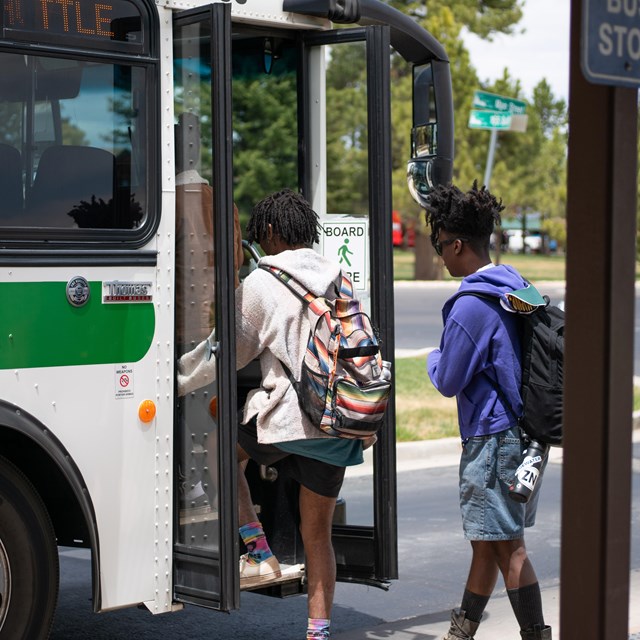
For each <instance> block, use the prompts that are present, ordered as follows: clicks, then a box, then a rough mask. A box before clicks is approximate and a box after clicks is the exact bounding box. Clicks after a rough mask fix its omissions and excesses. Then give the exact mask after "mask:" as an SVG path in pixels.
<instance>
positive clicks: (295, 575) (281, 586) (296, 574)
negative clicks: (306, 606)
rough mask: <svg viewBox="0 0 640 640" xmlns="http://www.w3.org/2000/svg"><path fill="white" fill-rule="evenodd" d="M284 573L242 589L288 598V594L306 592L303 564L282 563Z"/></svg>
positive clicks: (281, 567)
mask: <svg viewBox="0 0 640 640" xmlns="http://www.w3.org/2000/svg"><path fill="white" fill-rule="evenodd" d="M280 570H281V572H282V575H281V576H280V577H279V578H275V579H274V580H270V581H269V582H268V583H266V584H265V583H263V584H260V585H256V586H254V587H249V588H247V589H242V591H252V592H254V593H261V594H263V595H266V596H273V597H275V598H286V597H287V596H293V595H299V594H301V593H304V587H303V584H302V579H303V578H304V565H303V564H281V565H280Z"/></svg>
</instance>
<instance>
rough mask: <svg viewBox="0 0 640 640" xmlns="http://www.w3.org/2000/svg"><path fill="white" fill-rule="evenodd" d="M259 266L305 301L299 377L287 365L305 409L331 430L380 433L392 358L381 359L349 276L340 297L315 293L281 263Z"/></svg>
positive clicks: (348, 433)
mask: <svg viewBox="0 0 640 640" xmlns="http://www.w3.org/2000/svg"><path fill="white" fill-rule="evenodd" d="M260 267H261V268H262V269H265V271H268V272H269V273H271V274H272V275H273V276H275V277H276V278H278V280H280V281H281V282H282V283H284V284H285V285H286V286H287V287H289V289H291V291H293V293H294V294H295V295H296V296H297V297H298V298H300V300H302V301H303V302H304V303H305V304H306V305H307V313H308V317H309V323H310V325H311V331H310V335H309V342H308V344H307V349H306V352H305V356H304V359H303V361H302V373H301V376H300V380H295V379H294V377H293V375H292V374H291V372H290V371H289V370H288V369H287V367H285V371H286V372H287V375H288V376H289V379H290V380H291V384H292V385H293V388H294V389H295V390H296V393H297V394H298V401H299V403H300V407H301V408H302V410H303V411H304V412H305V413H306V415H307V416H308V417H309V419H310V420H311V422H312V423H313V424H314V425H316V426H317V427H318V428H319V429H320V430H322V431H323V432H324V433H327V434H329V435H332V436H337V437H340V438H352V439H353V438H368V437H370V436H372V435H374V434H375V433H377V431H378V429H379V428H380V426H381V425H382V423H383V417H384V413H385V410H386V408H387V404H388V402H389V396H390V394H391V370H390V368H389V367H390V364H389V363H387V362H385V361H383V360H382V357H381V355H380V347H379V345H378V340H377V338H376V336H375V333H374V330H373V327H372V325H371V320H370V319H369V316H368V315H367V314H366V313H365V311H364V309H363V308H362V304H361V303H360V301H359V300H357V299H355V298H354V297H353V286H352V284H351V281H350V280H349V278H347V277H346V276H345V275H343V274H342V275H341V277H340V284H339V286H338V282H337V281H336V285H335V293H336V297H335V299H329V298H326V297H322V296H316V295H314V294H313V293H311V292H310V291H309V290H308V289H306V288H305V287H303V286H302V285H301V284H300V283H299V282H298V281H297V280H295V279H294V278H293V277H292V276H291V275H289V274H288V273H287V272H285V271H282V270H281V269H277V268H275V267H268V266H265V265H260ZM283 366H284V365H283Z"/></svg>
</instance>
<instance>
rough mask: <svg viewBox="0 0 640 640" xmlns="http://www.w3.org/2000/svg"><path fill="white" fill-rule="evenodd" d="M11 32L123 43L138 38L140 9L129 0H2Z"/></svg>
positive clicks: (6, 27) (7, 25)
mask: <svg viewBox="0 0 640 640" xmlns="http://www.w3.org/2000/svg"><path fill="white" fill-rule="evenodd" d="M2 3H3V8H4V11H3V23H4V24H3V26H4V28H5V29H6V30H10V31H13V32H16V31H17V32H29V33H31V34H33V35H36V34H38V33H41V34H55V35H66V36H76V37H82V38H90V39H94V40H109V41H122V42H137V41H139V39H140V12H139V11H138V9H137V8H136V6H135V5H134V4H133V3H132V2H130V1H129V0H107V1H106V2H105V1H104V0H2Z"/></svg>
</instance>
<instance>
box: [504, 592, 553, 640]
mask: <svg viewBox="0 0 640 640" xmlns="http://www.w3.org/2000/svg"><path fill="white" fill-rule="evenodd" d="M507 595H508V596H509V602H511V608H512V609H513V613H515V615H516V619H517V620H518V624H519V625H520V629H522V631H526V630H527V629H531V628H532V627H533V626H534V625H536V624H539V625H540V627H541V628H544V616H543V615H542V597H541V595H540V585H539V584H538V583H537V582H534V583H533V584H530V585H527V586H526V587H520V589H507Z"/></svg>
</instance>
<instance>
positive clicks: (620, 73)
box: [581, 0, 640, 88]
mask: <svg viewBox="0 0 640 640" xmlns="http://www.w3.org/2000/svg"><path fill="white" fill-rule="evenodd" d="M583 2H584V4H583V11H582V52H581V53H582V56H581V57H582V72H583V74H584V76H585V78H586V79H587V80H589V82H594V83H596V84H608V85H619V86H624V87H634V88H638V86H640V0H583Z"/></svg>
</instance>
